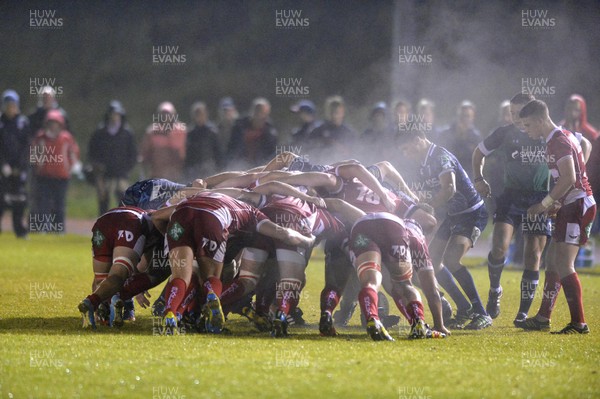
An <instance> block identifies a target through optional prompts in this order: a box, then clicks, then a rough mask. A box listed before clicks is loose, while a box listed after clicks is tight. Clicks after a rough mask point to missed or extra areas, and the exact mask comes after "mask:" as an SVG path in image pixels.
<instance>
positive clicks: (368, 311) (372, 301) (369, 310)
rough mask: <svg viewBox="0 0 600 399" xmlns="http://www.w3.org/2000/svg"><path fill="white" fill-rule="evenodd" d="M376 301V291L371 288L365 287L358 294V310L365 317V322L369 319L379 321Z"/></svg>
mask: <svg viewBox="0 0 600 399" xmlns="http://www.w3.org/2000/svg"><path fill="white" fill-rule="evenodd" d="M377 301H378V298H377V291H375V290H374V289H373V288H370V287H365V288H363V289H362V290H360V292H359V293H358V304H359V305H360V310H361V311H362V313H363V314H364V315H365V318H366V319H367V320H369V319H371V318H375V319H377V320H379V312H378V310H377V305H378V304H377Z"/></svg>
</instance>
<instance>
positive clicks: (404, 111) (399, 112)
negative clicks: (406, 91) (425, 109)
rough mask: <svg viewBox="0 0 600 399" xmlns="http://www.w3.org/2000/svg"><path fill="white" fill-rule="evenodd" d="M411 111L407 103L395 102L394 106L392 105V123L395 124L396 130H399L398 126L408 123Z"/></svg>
mask: <svg viewBox="0 0 600 399" xmlns="http://www.w3.org/2000/svg"><path fill="white" fill-rule="evenodd" d="M411 111H412V106H411V105H410V103H409V102H408V101H404V100H398V101H396V104H395V105H394V123H395V124H396V130H399V126H400V125H403V124H404V125H405V124H407V123H408V119H409V115H410V113H411Z"/></svg>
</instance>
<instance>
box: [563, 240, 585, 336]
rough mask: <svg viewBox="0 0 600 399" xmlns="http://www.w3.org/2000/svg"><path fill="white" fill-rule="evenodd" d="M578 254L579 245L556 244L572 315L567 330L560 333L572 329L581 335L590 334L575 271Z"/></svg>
mask: <svg viewBox="0 0 600 399" xmlns="http://www.w3.org/2000/svg"><path fill="white" fill-rule="evenodd" d="M578 252H579V246H578V245H573V244H568V243H565V242H557V243H556V251H555V255H556V258H555V262H556V267H557V269H558V274H559V276H560V282H561V284H562V287H563V290H564V292H565V297H566V299H567V304H568V305H569V312H570V313H571V322H570V323H569V325H567V327H566V328H565V329H563V330H562V331H559V332H558V333H567V332H568V331H570V330H571V329H574V330H575V332H579V333H587V332H589V329H588V328H587V324H586V323H585V317H584V312H583V296H582V290H581V282H580V281H579V276H578V275H577V272H576V271H575V258H576V257H577V253H578ZM570 327H571V328H570Z"/></svg>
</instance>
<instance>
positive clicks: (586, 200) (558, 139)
mask: <svg viewBox="0 0 600 399" xmlns="http://www.w3.org/2000/svg"><path fill="white" fill-rule="evenodd" d="M519 117H520V118H521V119H522V121H523V126H524V127H525V131H526V132H527V134H528V135H529V137H531V138H533V139H537V138H545V140H546V145H547V162H548V168H549V169H550V174H551V175H552V178H553V179H554V187H553V188H552V190H551V191H550V193H549V194H548V195H547V196H546V197H545V198H544V199H543V200H542V201H541V202H540V203H538V204H535V205H533V206H531V207H530V208H529V209H528V210H527V213H528V214H529V215H539V214H541V213H545V214H553V213H554V212H556V211H557V210H558V213H557V214H556V229H554V231H553V233H552V241H551V242H550V245H549V247H548V253H547V257H546V260H547V262H546V281H545V283H544V295H543V298H542V304H541V307H540V310H539V312H538V314H537V315H536V317H535V318H531V319H527V320H525V321H524V322H523V323H522V324H521V325H520V326H521V327H523V328H525V329H527V330H545V329H549V328H550V316H551V314H552V309H553V308H554V304H555V302H556V297H557V295H558V292H559V290H560V287H561V286H563V287H564V290H565V297H566V298H567V303H568V304H569V311H570V313H571V322H570V323H569V324H567V326H566V327H565V328H563V329H562V330H560V331H557V332H556V333H557V334H575V333H579V334H587V333H589V332H590V330H589V328H588V326H587V324H586V323H585V318H584V313H583V297H582V292H581V282H580V281H579V276H578V275H577V272H576V271H575V258H576V257H577V252H578V251H579V247H580V246H581V245H584V244H585V243H586V242H587V240H588V238H589V235H590V230H591V227H592V222H593V221H594V217H595V215H596V203H595V201H594V197H593V193H592V189H591V187H590V184H589V182H588V179H587V174H586V170H585V160H584V155H583V151H582V149H581V145H580V144H579V142H578V141H577V139H576V137H575V135H574V134H571V133H570V132H569V131H568V130H565V129H563V128H562V127H559V126H556V125H555V124H554V122H553V121H552V119H550V115H549V114H548V107H547V106H546V103H544V102H543V101H539V100H534V101H531V102H530V103H529V104H527V105H526V106H525V107H523V109H522V110H521V112H520V113H519Z"/></svg>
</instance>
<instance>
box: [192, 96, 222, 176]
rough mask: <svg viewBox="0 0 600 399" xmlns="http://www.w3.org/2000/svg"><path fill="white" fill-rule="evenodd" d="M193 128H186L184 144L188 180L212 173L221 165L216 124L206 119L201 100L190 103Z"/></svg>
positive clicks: (205, 110)
mask: <svg viewBox="0 0 600 399" xmlns="http://www.w3.org/2000/svg"><path fill="white" fill-rule="evenodd" d="M190 115H191V118H192V120H193V121H194V125H193V129H192V130H188V133H187V139H186V145H185V148H186V149H185V175H186V178H187V179H188V180H194V179H197V178H199V177H206V176H210V175H214V174H215V173H216V172H217V171H218V170H220V169H221V168H222V167H223V166H224V165H223V161H224V159H223V155H222V152H221V145H220V142H219V133H218V132H217V128H216V126H215V125H214V124H213V123H212V122H210V121H209V119H208V109H207V108H206V104H205V103H203V102H196V103H194V104H193V105H192V108H191V111H190Z"/></svg>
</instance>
